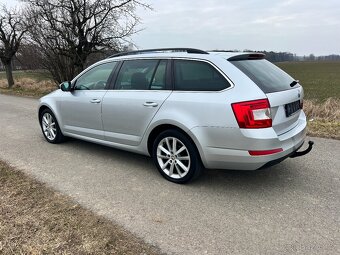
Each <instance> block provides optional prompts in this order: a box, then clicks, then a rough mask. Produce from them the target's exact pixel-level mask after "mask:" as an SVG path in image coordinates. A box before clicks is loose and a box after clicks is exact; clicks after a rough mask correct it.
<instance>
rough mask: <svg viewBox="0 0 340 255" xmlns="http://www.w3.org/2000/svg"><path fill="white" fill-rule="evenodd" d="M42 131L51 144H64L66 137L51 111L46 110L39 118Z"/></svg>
mask: <svg viewBox="0 0 340 255" xmlns="http://www.w3.org/2000/svg"><path fill="white" fill-rule="evenodd" d="M39 122H40V127H41V131H42V133H43V135H44V137H45V139H46V141H47V142H49V143H54V144H56V143H62V142H64V141H65V136H64V135H63V134H62V132H61V130H60V127H59V124H58V121H57V119H56V117H55V116H54V114H53V112H52V111H51V110H50V109H45V110H43V111H42V113H41V114H40V118H39Z"/></svg>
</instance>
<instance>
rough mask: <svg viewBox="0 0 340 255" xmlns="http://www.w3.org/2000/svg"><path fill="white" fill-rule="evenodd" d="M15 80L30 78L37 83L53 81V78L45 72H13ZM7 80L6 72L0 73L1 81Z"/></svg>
mask: <svg viewBox="0 0 340 255" xmlns="http://www.w3.org/2000/svg"><path fill="white" fill-rule="evenodd" d="M13 78H14V79H21V78H30V79H34V80H36V81H37V82H39V81H45V80H52V76H51V74H50V73H49V72H47V71H45V70H34V71H13ZM5 79H6V72H0V80H5Z"/></svg>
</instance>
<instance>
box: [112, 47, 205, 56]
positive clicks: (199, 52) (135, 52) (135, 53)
mask: <svg viewBox="0 0 340 255" xmlns="http://www.w3.org/2000/svg"><path fill="white" fill-rule="evenodd" d="M167 51H170V52H186V53H192V54H209V53H208V52H206V51H204V50H198V49H192V48H160V49H147V50H133V51H127V52H121V53H117V54H114V55H112V56H109V57H108V58H116V57H121V56H128V55H137V54H143V53H148V52H167Z"/></svg>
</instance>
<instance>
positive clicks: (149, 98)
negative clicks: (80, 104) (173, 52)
mask: <svg viewBox="0 0 340 255" xmlns="http://www.w3.org/2000/svg"><path fill="white" fill-rule="evenodd" d="M169 68H170V65H169V64H168V60H157V59H138V60H126V61H124V62H123V63H122V66H121V68H120V70H119V73H118V75H117V78H116V82H115V86H114V89H113V90H108V92H107V93H106V94H105V96H104V99H103V106H102V119H103V128H104V134H105V139H106V140H108V141H110V142H114V143H118V144H124V145H138V144H139V143H140V141H141V139H142V137H143V135H144V133H145V130H146V129H147V127H148V125H149V123H150V122H151V120H152V118H153V117H154V116H155V114H156V113H157V111H158V110H159V108H160V107H161V106H162V104H163V102H164V101H165V100H166V98H167V97H168V96H169V95H170V94H171V90H170V84H169V82H168V81H169V74H170V70H169Z"/></svg>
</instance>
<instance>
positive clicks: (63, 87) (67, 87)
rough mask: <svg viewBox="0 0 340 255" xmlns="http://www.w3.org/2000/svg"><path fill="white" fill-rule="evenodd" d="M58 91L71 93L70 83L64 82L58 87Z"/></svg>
mask: <svg viewBox="0 0 340 255" xmlns="http://www.w3.org/2000/svg"><path fill="white" fill-rule="evenodd" d="M59 87H60V89H61V90H62V91H71V90H72V85H71V82H70V81H64V82H63V83H61V84H60V85H59Z"/></svg>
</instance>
